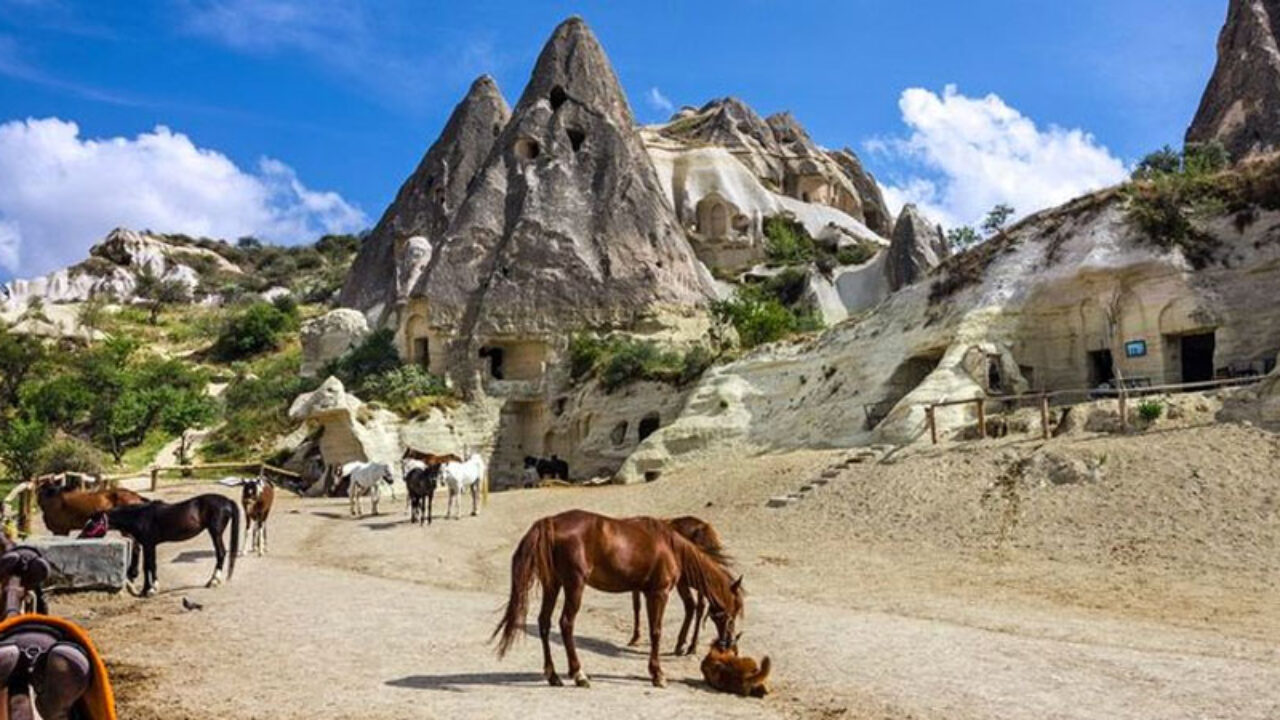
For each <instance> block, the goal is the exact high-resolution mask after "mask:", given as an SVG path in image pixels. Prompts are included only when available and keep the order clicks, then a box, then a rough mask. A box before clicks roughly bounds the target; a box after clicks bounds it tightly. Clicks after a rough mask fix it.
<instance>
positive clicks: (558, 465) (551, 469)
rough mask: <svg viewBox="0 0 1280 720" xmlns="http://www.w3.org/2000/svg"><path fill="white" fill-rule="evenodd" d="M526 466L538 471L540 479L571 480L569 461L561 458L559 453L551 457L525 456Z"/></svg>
mask: <svg viewBox="0 0 1280 720" xmlns="http://www.w3.org/2000/svg"><path fill="white" fill-rule="evenodd" d="M524 466H525V467H526V468H533V469H534V470H535V471H537V473H538V479H539V480H545V479H546V478H552V479H554V480H564V481H566V482H568V480H569V463H567V462H565V461H564V460H561V459H560V456H558V455H552V456H551V458H550V459H547V458H540V457H533V456H532V455H528V456H525V459H524Z"/></svg>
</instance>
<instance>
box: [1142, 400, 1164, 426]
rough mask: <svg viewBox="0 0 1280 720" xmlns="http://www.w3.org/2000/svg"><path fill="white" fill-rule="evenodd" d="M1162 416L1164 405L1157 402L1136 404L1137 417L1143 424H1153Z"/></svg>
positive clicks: (1144, 401) (1147, 401)
mask: <svg viewBox="0 0 1280 720" xmlns="http://www.w3.org/2000/svg"><path fill="white" fill-rule="evenodd" d="M1163 414H1164V403H1162V402H1160V401H1159V400H1143V401H1142V402H1140V403H1138V417H1140V418H1142V420H1143V421H1144V422H1148V423H1153V422H1155V421H1156V420H1159V419H1160V416H1161V415H1163Z"/></svg>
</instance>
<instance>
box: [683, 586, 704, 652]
mask: <svg viewBox="0 0 1280 720" xmlns="http://www.w3.org/2000/svg"><path fill="white" fill-rule="evenodd" d="M695 592H696V593H697V595H698V604H697V606H696V607H695V609H694V615H693V639H692V640H690V641H689V650H688V654H689V655H696V654H697V652H698V633H699V632H701V631H702V623H703V621H704V620H705V619H706V617H707V596H706V595H703V594H702V591H700V590H697V591H695ZM686 612H687V610H686Z"/></svg>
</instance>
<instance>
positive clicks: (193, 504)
mask: <svg viewBox="0 0 1280 720" xmlns="http://www.w3.org/2000/svg"><path fill="white" fill-rule="evenodd" d="M228 524H230V525H231V561H230V562H229V563H228V565H227V579H228V580H230V579H231V575H232V574H233V573H234V572H235V571H236V555H237V554H239V552H240V510H239V509H238V508H237V507H236V503H235V501H234V500H231V499H230V498H226V497H223V496H222V495H215V494H213V493H207V494H205V495H197V496H195V497H193V498H190V499H187V500H183V501H182V502H178V503H167V502H161V501H159V500H156V501H152V502H149V503H146V504H143V505H126V506H123V507H118V508H112V509H111V510H107V511H106V512H101V513H98V514H97V515H95V516H94V517H93V519H92V520H90V521H89V522H88V524H87V525H85V528H84V530H83V531H82V532H81V533H80V537H102V536H103V535H105V534H106V532H107V531H108V530H119V531H120V533H121V534H122V535H124V536H126V537H128V538H129V539H131V540H133V542H134V543H136V544H137V545H138V546H140V547H141V548H142V555H143V560H144V563H145V567H144V569H143V571H144V575H143V580H142V594H143V596H148V595H154V594H155V593H156V591H157V588H158V583H157V582H156V546H157V545H159V544H160V543H166V542H182V541H184V540H190V539H191V538H193V537H195V536H196V535H199V534H200V533H201V532H208V533H209V537H210V538H211V539H212V540H213V552H214V555H215V556H216V557H217V564H216V565H215V566H214V570H213V577H211V578H209V582H208V584H207V585H205V587H217V586H218V585H221V584H222V564H223V562H224V561H225V560H226V559H227V549H226V546H225V545H224V544H223V542H222V532H223V530H225V529H226V527H227V525H228ZM137 550H138V549H137V547H135V548H134V553H133V561H132V562H131V563H129V580H130V581H131V582H132V581H133V580H134V579H136V578H137V577H138V552H137Z"/></svg>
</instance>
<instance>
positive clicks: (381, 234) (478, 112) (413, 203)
mask: <svg viewBox="0 0 1280 720" xmlns="http://www.w3.org/2000/svg"><path fill="white" fill-rule="evenodd" d="M510 116H511V109H510V108H509V107H507V102H506V100H504V99H503V97H502V94H501V93H500V92H499V91H498V86H497V84H495V83H494V81H493V78H491V77H489V76H488V75H485V76H482V77H480V78H479V79H477V80H476V81H475V82H474V83H472V85H471V89H470V90H468V91H467V94H466V97H464V98H463V99H462V102H460V103H458V105H457V107H455V108H454V110H453V114H452V115H450V116H449V120H448V122H447V123H445V126H444V130H443V131H442V132H441V133H440V137H439V138H438V139H437V140H436V141H435V143H433V144H432V145H431V147H430V149H428V150H427V154H426V155H425V156H423V158H422V161H421V162H420V163H418V167H417V169H415V170H414V171H413V174H412V175H410V176H409V178H408V179H407V180H405V182H404V184H403V185H402V186H401V187H400V192H399V193H397V194H396V199H395V201H394V202H392V203H391V205H390V207H388V208H387V210H386V212H385V213H384V214H383V216H382V219H381V220H379V221H378V225H377V226H376V227H375V228H374V229H373V232H372V233H371V234H370V235H369V237H368V238H367V239H366V240H365V242H364V243H363V244H362V245H361V247H360V253H359V254H358V255H357V256H356V259H355V263H354V264H353V265H352V268H351V272H350V273H349V274H348V275H347V280H346V283H345V284H344V285H343V288H342V294H341V296H340V297H339V302H340V304H341V305H343V306H344V307H352V308H356V309H358V310H360V311H362V312H365V313H366V314H368V315H371V316H373V317H371V321H372V322H373V323H374V324H375V325H378V324H380V323H379V320H380V319H381V317H380V316H382V315H384V314H386V313H387V311H388V310H390V309H391V308H393V307H394V305H395V303H396V301H397V300H400V299H403V298H404V296H405V295H406V294H407V293H408V291H409V290H410V289H411V288H412V287H413V285H412V283H414V282H416V280H417V276H418V274H419V273H420V272H421V271H422V270H424V269H425V268H426V267H427V262H428V261H429V260H430V247H431V243H432V242H435V241H438V240H439V239H440V238H441V237H443V236H444V233H445V231H446V230H447V229H448V227H449V222H450V221H451V220H452V219H453V216H454V214H455V213H456V212H457V210H458V208H459V206H461V205H462V201H463V199H464V198H465V197H466V194H467V186H468V184H469V183H470V182H471V180H472V178H474V177H475V175H476V173H477V172H478V171H479V169H480V168H481V166H482V165H483V163H484V161H485V159H486V158H487V157H488V156H489V150H490V149H492V147H493V143H494V140H495V138H497V136H498V134H499V133H500V132H501V131H502V128H503V126H505V125H506V124H507V120H508V119H509V118H510ZM424 243H425V245H426V247H425V248H424V247H422V245H423V244H424ZM424 256H425V257H424Z"/></svg>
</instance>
